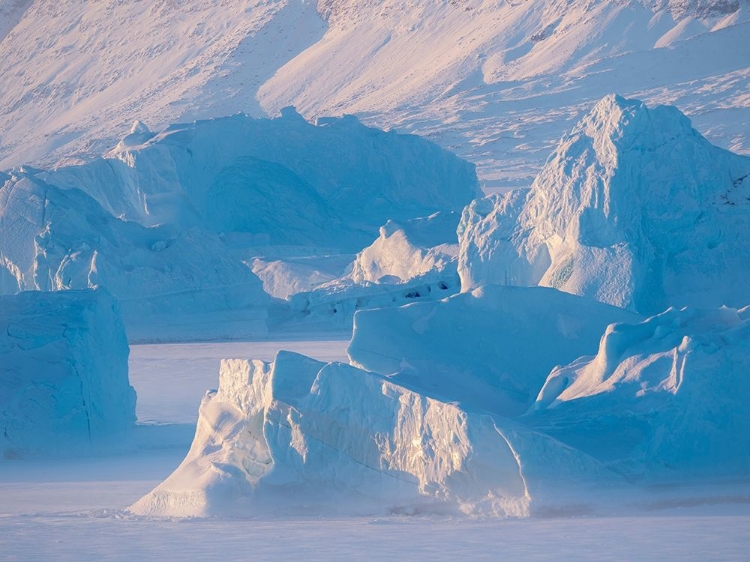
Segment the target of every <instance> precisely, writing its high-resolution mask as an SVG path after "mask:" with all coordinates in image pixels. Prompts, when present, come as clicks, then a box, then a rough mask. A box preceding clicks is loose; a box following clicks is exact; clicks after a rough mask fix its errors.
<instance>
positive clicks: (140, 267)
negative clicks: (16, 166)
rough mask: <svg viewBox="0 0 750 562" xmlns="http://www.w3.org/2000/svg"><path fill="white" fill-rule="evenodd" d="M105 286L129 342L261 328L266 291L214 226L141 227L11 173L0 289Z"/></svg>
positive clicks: (80, 197)
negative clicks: (119, 309) (207, 228)
mask: <svg viewBox="0 0 750 562" xmlns="http://www.w3.org/2000/svg"><path fill="white" fill-rule="evenodd" d="M96 287H105V288H106V289H107V290H108V291H109V292H110V293H112V294H113V295H114V296H115V297H116V298H117V299H118V300H119V301H120V304H121V307H122V314H123V317H124V319H125V323H126V326H127V331H128V337H129V338H130V340H131V341H144V340H146V341H157V340H158V341H168V340H180V339H185V338H187V339H205V338H209V337H224V338H235V339H236V338H241V337H250V336H258V335H261V336H262V335H265V334H266V333H267V327H266V318H267V306H268V302H269V299H268V295H267V294H266V293H265V292H264V291H263V287H262V285H261V283H260V280H259V279H258V278H257V277H256V276H255V275H254V274H253V273H252V271H250V269H249V268H247V267H246V266H245V265H244V264H242V263H241V261H240V260H238V259H235V258H234V257H233V256H231V255H230V254H229V251H228V250H227V248H226V246H225V245H224V243H223V242H222V241H221V240H220V239H219V238H218V236H216V235H215V234H213V233H211V232H208V231H205V230H200V229H197V228H185V229H181V228H177V227H175V226H171V225H162V226H156V227H151V228H146V227H143V226H141V225H140V224H138V223H135V222H128V221H123V220H120V219H118V218H115V217H113V216H112V215H110V214H108V213H107V212H106V211H105V210H104V209H102V208H101V206H100V205H99V204H98V203H97V202H96V201H95V200H94V199H92V198H91V197H90V196H88V195H86V194H85V193H83V192H82V191H79V190H76V189H59V188H57V187H55V186H52V185H49V184H47V183H45V182H44V181H42V180H40V179H39V178H37V177H35V176H33V175H29V174H25V173H22V172H18V173H14V174H13V176H12V177H11V178H10V179H9V180H8V181H6V182H5V184H4V186H3V187H2V188H1V189H0V294H2V293H5V294H13V293H15V292H17V291H23V290H41V291H61V290H70V289H85V288H96Z"/></svg>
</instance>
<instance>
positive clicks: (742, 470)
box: [528, 308, 750, 479]
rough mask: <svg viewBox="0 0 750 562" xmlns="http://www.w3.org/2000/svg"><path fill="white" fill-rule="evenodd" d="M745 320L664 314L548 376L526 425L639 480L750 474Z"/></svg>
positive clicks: (722, 313) (617, 331)
mask: <svg viewBox="0 0 750 562" xmlns="http://www.w3.org/2000/svg"><path fill="white" fill-rule="evenodd" d="M748 349H750V310H749V309H748V308H743V309H740V310H736V309H731V308H722V309H713V310H698V309H690V308H685V309H682V310H678V309H674V308H671V309H669V310H667V311H665V312H663V313H662V314H659V315H657V316H654V317H652V318H649V319H648V320H645V321H643V322H641V323H637V324H632V323H627V324H615V325H613V326H610V327H609V328H607V331H606V332H605V334H604V337H603V338H602V340H601V344H600V346H599V352H598V353H597V354H596V356H595V357H583V358H581V359H579V360H578V361H575V362H573V363H571V364H570V365H567V366H565V367H559V368H557V369H555V370H553V371H552V373H551V374H550V376H549V378H548V379H547V382H546V383H545V385H544V388H543V389H542V390H541V391H540V393H539V397H538V398H537V401H536V403H535V405H534V412H533V413H532V414H530V416H528V417H529V419H530V422H531V425H532V426H533V427H536V428H537V429H539V430H541V431H544V432H546V433H548V434H550V435H552V436H553V437H555V438H556V439H559V440H561V441H563V442H564V443H566V444H568V445H570V446H573V447H576V448H578V449H580V450H582V451H585V452H588V453H590V454H592V455H593V456H595V457H596V458H598V459H600V460H602V461H603V462H606V463H608V464H609V465H611V466H613V467H615V468H616V469H617V470H619V471H621V472H623V473H625V474H628V475H629V476H630V477H637V478H648V479H656V478H664V477H667V478H673V479H686V478H688V477H690V476H691V475H692V476H693V477H694V476H695V475H699V476H708V475H710V476H711V477H714V478H715V477H717V476H727V475H736V474H746V473H747V471H748V470H750V454H748V451H750V437H748V436H750V422H749V421H748V416H747V414H746V412H745V407H744V404H745V403H746V401H747V400H748V399H749V398H750V378H749V377H748V376H747V374H748V372H749V371H748V369H750V357H749V356H748V353H747V350H748Z"/></svg>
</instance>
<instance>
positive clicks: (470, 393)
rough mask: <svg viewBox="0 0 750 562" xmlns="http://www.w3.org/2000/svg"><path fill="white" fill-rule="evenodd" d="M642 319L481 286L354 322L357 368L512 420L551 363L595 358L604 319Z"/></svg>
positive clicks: (589, 304)
mask: <svg viewBox="0 0 750 562" xmlns="http://www.w3.org/2000/svg"><path fill="white" fill-rule="evenodd" d="M637 318H638V317H637V316H636V315H635V314H631V313H629V312H627V311H624V310H622V309H618V308H615V307H612V306H608V305H605V304H602V303H599V302H596V301H594V300H591V299H586V298H581V297H577V296H574V295H568V294H565V293H562V292H560V291H555V290H553V289H548V288H542V287H508V286H500V285H494V286H489V285H488V286H486V287H482V288H479V289H476V290H474V291H472V292H471V293H463V294H460V295H455V296H453V297H450V298H448V299H446V300H441V301H437V302H424V303H414V304H411V305H408V306H403V307H401V308H390V309H385V308H383V309H379V310H365V311H362V312H358V313H357V314H356V315H355V318H354V334H353V336H352V341H351V343H350V345H349V348H348V354H349V357H350V360H351V361H352V363H353V364H355V365H357V366H360V367H362V368H364V369H367V370H369V371H374V372H377V373H383V374H386V375H388V376H389V377H390V379H389V380H392V381H394V382H396V383H397V384H401V385H403V386H405V387H407V388H410V389H412V390H414V391H415V392H420V393H423V394H426V395H427V396H432V397H435V398H438V399H441V400H446V401H450V402H454V401H455V402H458V403H460V404H461V405H462V407H465V408H480V409H483V410H486V411H488V412H493V413H496V414H499V415H503V416H517V415H520V414H522V413H524V412H525V411H526V409H527V408H528V407H529V406H530V405H531V403H532V402H533V401H534V399H535V397H536V394H537V393H538V391H539V389H540V388H541V386H542V384H543V383H544V380H545V377H546V376H547V374H548V373H549V372H550V370H551V369H552V368H553V367H555V366H556V365H561V364H565V363H568V362H570V361H572V360H573V359H575V358H577V357H580V356H581V355H588V354H593V353H595V351H596V348H597V345H598V343H599V339H600V337H601V335H602V332H603V331H604V329H605V328H606V327H607V325H609V324H611V323H612V322H624V321H634V320H636V319H637Z"/></svg>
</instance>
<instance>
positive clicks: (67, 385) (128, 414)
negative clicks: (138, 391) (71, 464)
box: [0, 290, 136, 459]
mask: <svg viewBox="0 0 750 562" xmlns="http://www.w3.org/2000/svg"><path fill="white" fill-rule="evenodd" d="M135 399H136V396H135V391H134V390H133V387H131V386H130V384H129V383H128V341H127V339H126V338H125V327H124V326H123V323H122V318H121V317H120V311H119V307H118V305H117V303H116V301H115V300H114V299H113V298H112V296H111V295H110V294H109V293H106V292H105V291H101V290H100V291H65V292H56V293H47V292H31V291H29V292H24V293H19V294H17V295H12V296H0V458H6V459H10V458H18V457H22V456H26V455H78V454H81V453H82V452H91V451H92V450H96V449H98V448H99V449H100V448H102V447H107V448H109V449H116V448H117V446H118V444H119V443H120V440H122V438H123V437H126V436H127V434H128V432H129V431H130V430H131V429H132V428H133V427H134V426H135Z"/></svg>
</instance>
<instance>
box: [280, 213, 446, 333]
mask: <svg viewBox="0 0 750 562" xmlns="http://www.w3.org/2000/svg"><path fill="white" fill-rule="evenodd" d="M459 218H460V217H459V214H458V213H456V212H439V213H435V214H433V215H430V216H427V217H418V218H414V219H410V220H407V221H401V222H395V221H392V220H389V221H388V222H387V223H386V224H385V225H384V226H382V227H380V236H378V238H377V239H376V240H375V241H374V242H373V243H372V244H370V245H369V246H367V247H366V248H364V249H363V250H362V251H361V252H359V253H358V254H357V255H356V257H355V259H354V261H353V262H352V263H351V264H349V266H348V267H347V270H346V272H345V273H344V274H343V275H341V276H339V277H337V278H335V279H331V280H329V281H327V282H325V283H321V284H318V285H317V286H316V287H315V288H314V289H313V290H311V291H301V292H299V293H297V294H295V295H293V296H292V297H291V299H290V300H291V307H292V310H293V311H294V313H296V314H297V315H302V316H304V317H308V316H309V317H312V319H313V320H320V319H326V318H328V319H331V320H333V321H334V322H335V323H336V324H339V325H342V326H346V325H349V324H350V323H351V322H352V320H353V318H354V314H355V313H356V312H357V311H358V310H367V309H371V308H381V307H393V306H401V305H403V304H407V303H409V302H415V301H424V300H437V299H443V298H445V297H448V296H450V295H452V294H454V293H456V292H458V290H459V287H460V285H459V279H458V273H457V270H456V263H457V254H458V243H457V242H458V241H457V235H456V227H457V226H458V221H459Z"/></svg>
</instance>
